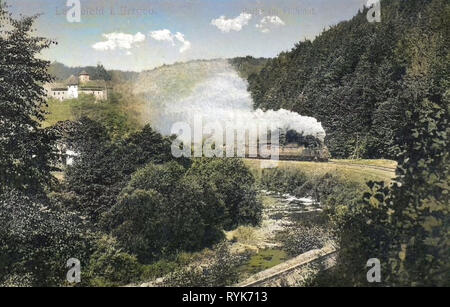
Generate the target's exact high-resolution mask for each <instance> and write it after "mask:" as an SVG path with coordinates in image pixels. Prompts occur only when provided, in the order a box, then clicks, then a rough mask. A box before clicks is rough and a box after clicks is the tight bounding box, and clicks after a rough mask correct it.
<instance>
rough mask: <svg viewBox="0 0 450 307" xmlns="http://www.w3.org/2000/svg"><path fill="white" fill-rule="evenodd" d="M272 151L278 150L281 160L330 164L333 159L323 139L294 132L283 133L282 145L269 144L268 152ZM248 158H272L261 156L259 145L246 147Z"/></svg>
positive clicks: (281, 137)
mask: <svg viewBox="0 0 450 307" xmlns="http://www.w3.org/2000/svg"><path fill="white" fill-rule="evenodd" d="M272 149H276V151H277V152H278V153H279V160H286V161H315V162H328V161H329V159H330V158H331V155H330V152H329V151H328V148H327V146H325V144H324V142H323V141H322V140H321V139H319V138H317V137H314V136H311V135H307V136H304V135H303V134H299V133H297V132H296V131H293V130H289V131H287V132H286V133H282V134H281V135H280V144H279V145H276V147H274V146H272V145H271V144H267V151H271V150H272ZM251 153H253V154H251ZM255 153H257V154H256V155H255ZM246 158H248V159H270V157H267V156H266V155H262V154H261V150H260V146H259V144H258V145H257V146H256V147H255V146H253V147H250V146H249V145H246Z"/></svg>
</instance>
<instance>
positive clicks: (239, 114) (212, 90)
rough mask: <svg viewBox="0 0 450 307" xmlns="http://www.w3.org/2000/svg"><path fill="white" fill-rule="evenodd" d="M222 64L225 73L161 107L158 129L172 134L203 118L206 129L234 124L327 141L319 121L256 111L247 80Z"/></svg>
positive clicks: (296, 115) (238, 127)
mask: <svg viewBox="0 0 450 307" xmlns="http://www.w3.org/2000/svg"><path fill="white" fill-rule="evenodd" d="M218 65H223V70H221V71H220V72H216V73H214V74H213V75H212V76H211V77H209V78H207V79H206V80H205V81H203V82H200V83H199V84H197V85H196V86H195V87H194V89H193V91H192V92H191V94H190V95H189V96H188V97H185V98H179V99H178V100H176V101H171V102H170V103H165V104H163V105H161V107H162V109H160V110H158V116H157V120H156V122H154V123H153V125H154V126H155V128H157V129H158V130H159V131H160V132H161V133H163V134H165V135H169V134H170V133H171V128H172V126H173V125H174V124H175V123H177V122H185V123H189V125H193V121H194V118H195V117H197V118H198V117H199V116H201V118H202V121H203V125H204V126H205V125H206V124H208V123H212V122H220V123H221V124H222V125H223V127H225V125H226V124H227V123H228V124H230V123H231V124H232V125H233V127H234V128H235V129H244V130H245V129H248V127H249V126H250V125H257V126H261V125H270V126H271V127H272V128H273V127H276V128H278V129H282V130H284V131H288V130H295V131H297V132H298V133H300V134H303V135H312V136H314V137H317V138H319V139H320V140H323V139H324V137H325V131H324V129H323V128H322V125H321V124H320V123H319V122H318V121H317V120H316V119H315V118H312V117H307V116H301V115H299V114H298V113H295V112H291V111H287V110H284V109H281V110H278V111H273V110H269V111H263V110H260V109H258V110H254V109H253V101H252V98H251V95H250V93H249V92H248V91H247V81H246V80H244V79H242V78H241V77H239V75H238V74H237V72H236V71H235V70H234V69H233V68H232V67H231V66H230V65H229V64H228V63H226V62H223V61H222V62H219V63H218Z"/></svg>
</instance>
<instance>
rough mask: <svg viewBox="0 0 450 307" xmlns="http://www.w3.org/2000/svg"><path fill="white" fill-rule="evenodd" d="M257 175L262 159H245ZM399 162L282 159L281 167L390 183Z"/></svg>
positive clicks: (355, 180) (344, 178)
mask: <svg viewBox="0 0 450 307" xmlns="http://www.w3.org/2000/svg"><path fill="white" fill-rule="evenodd" d="M244 161H245V163H246V164H247V166H249V167H250V169H251V170H252V172H253V173H254V174H255V175H258V174H260V172H261V171H262V169H261V166H260V165H261V160H252V159H245V160H244ZM396 165H397V163H396V162H395V161H391V160H331V161H330V162H300V161H280V162H278V167H279V168H281V169H293V168H294V169H298V170H300V171H302V172H303V173H305V174H306V175H307V176H308V177H317V176H323V175H325V174H327V173H331V174H335V175H338V176H340V177H341V178H342V180H343V181H346V182H354V183H358V184H364V185H365V183H366V182H367V181H370V180H373V181H385V182H386V183H390V182H391V181H392V179H393V178H394V177H395V167H396Z"/></svg>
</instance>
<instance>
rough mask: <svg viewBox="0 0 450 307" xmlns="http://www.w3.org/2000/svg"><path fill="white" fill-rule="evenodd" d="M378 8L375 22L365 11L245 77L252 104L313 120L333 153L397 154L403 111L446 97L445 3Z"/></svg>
mask: <svg viewBox="0 0 450 307" xmlns="http://www.w3.org/2000/svg"><path fill="white" fill-rule="evenodd" d="M381 8H382V10H381V22H380V23H369V22H368V21H367V19H366V15H367V9H366V10H365V11H364V12H359V13H358V14H357V15H356V16H355V17H354V18H353V19H352V20H350V21H346V22H342V23H339V24H338V25H336V26H333V27H331V28H330V29H328V30H326V31H324V32H323V33H322V34H321V35H319V36H318V37H316V38H315V39H314V40H313V41H304V42H300V43H298V44H297V45H296V46H295V48H293V49H292V51H290V52H285V53H281V54H280V55H279V56H278V57H277V58H274V59H271V60H269V61H268V63H267V64H266V65H265V67H264V68H263V69H262V70H261V72H260V73H254V74H252V75H250V76H249V89H250V91H251V92H252V96H253V99H254V102H255V107H259V108H262V109H279V108H285V109H289V110H293V111H296V112H298V113H300V114H302V115H307V116H313V117H316V118H317V119H318V120H319V121H321V122H322V124H323V126H324V127H325V129H326V132H327V135H328V136H327V144H328V146H329V149H330V151H331V152H332V154H333V155H334V157H371V158H380V157H384V158H393V157H395V155H396V154H397V152H398V150H399V147H398V146H397V145H401V144H400V143H401V139H402V138H403V139H404V138H406V137H407V136H406V135H402V137H401V138H398V136H397V137H396V135H398V134H399V132H400V130H401V128H402V126H403V125H404V121H405V114H406V111H412V110H411V109H412V108H419V105H420V103H421V102H422V101H423V100H424V99H428V100H431V101H432V102H434V103H437V104H441V105H444V104H445V102H444V100H445V99H448V89H449V88H450V86H449V84H450V82H449V76H450V56H449V52H448V51H449V49H450V44H449V39H450V1H448V0H407V1H405V0H384V1H381ZM446 91H447V96H446V95H445V92H446ZM446 97H447V98H446ZM447 101H448V100H447Z"/></svg>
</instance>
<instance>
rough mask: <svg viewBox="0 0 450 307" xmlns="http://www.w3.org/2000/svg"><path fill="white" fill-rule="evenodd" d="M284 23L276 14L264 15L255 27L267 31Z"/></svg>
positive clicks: (263, 31)
mask: <svg viewBox="0 0 450 307" xmlns="http://www.w3.org/2000/svg"><path fill="white" fill-rule="evenodd" d="M285 25H286V23H285V22H284V21H283V20H282V19H281V18H280V17H278V16H265V17H264V18H263V19H261V21H260V23H258V24H257V25H256V27H257V28H258V29H260V31H261V32H262V33H269V32H270V30H271V29H272V28H276V27H283V26H285Z"/></svg>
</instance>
